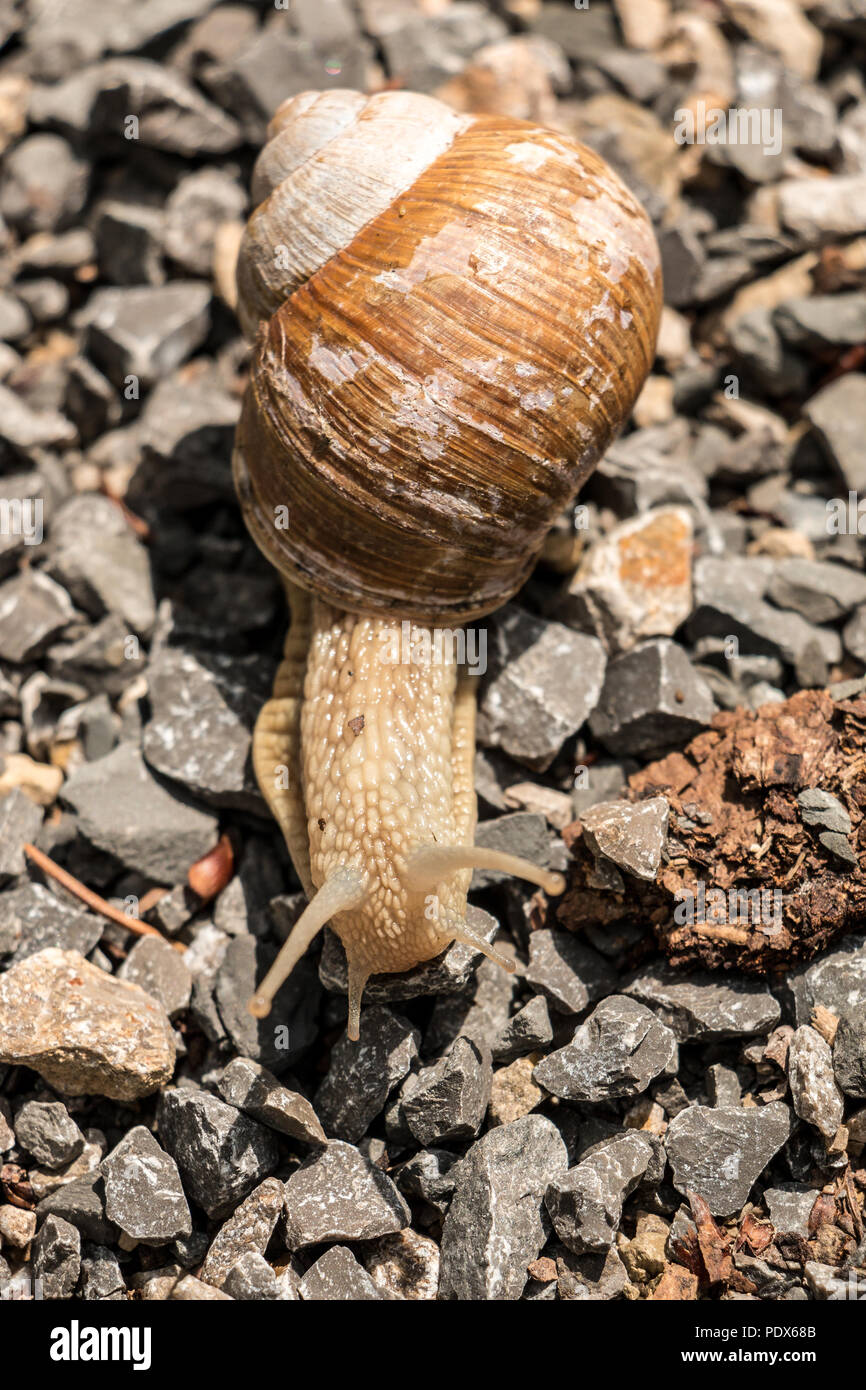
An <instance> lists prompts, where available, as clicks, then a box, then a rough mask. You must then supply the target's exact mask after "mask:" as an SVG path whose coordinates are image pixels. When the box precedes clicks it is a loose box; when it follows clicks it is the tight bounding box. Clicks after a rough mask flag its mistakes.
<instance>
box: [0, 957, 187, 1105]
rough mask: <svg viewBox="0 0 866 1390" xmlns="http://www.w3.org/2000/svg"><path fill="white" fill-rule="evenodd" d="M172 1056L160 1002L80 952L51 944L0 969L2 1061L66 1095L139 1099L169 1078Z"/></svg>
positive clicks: (171, 1039)
mask: <svg viewBox="0 0 866 1390" xmlns="http://www.w3.org/2000/svg"><path fill="white" fill-rule="evenodd" d="M174 1059H175V1042H174V1033H173V1031H172V1027H171V1024H170V1023H169V1020H168V1017H167V1015H166V1013H165V1010H164V1009H163V1007H162V1005H161V1004H158V1003H157V1002H156V1000H155V999H152V998H151V997H150V995H149V994H145V992H144V990H143V989H140V988H139V986H138V985H134V984H130V983H128V982H127V981H126V980H118V979H116V978H115V977H114V976H113V975H109V974H107V973H106V972H105V971H104V970H99V969H97V967H96V966H95V965H91V964H90V963H89V962H88V961H86V960H85V959H84V957H83V956H82V955H79V953H78V952H77V951H61V950H58V949H57V948H56V947H49V948H48V949H47V950H45V951H38V952H37V953H36V954H35V955H33V956H29V957H28V958H27V959H26V960H23V961H20V962H19V964H18V965H14V966H13V967H12V969H11V970H7V971H6V973H5V974H4V975H0V1062H5V1063H6V1064H7V1065H10V1066H25V1067H32V1069H33V1070H34V1071H36V1072H38V1073H39V1075H40V1076H41V1077H43V1078H44V1080H45V1081H47V1082H48V1084H49V1085H50V1086H54V1087H56V1089H57V1090H58V1091H63V1092H64V1093H65V1094H66V1095H97V1096H108V1098H109V1099H110V1100H136V1099H137V1098H138V1097H140V1096H146V1095H149V1094H150V1093H151V1092H152V1091H156V1090H158V1089H159V1087H160V1086H164V1085H166V1083H167V1082H169V1081H170V1080H171V1077H172V1075H173V1072H174Z"/></svg>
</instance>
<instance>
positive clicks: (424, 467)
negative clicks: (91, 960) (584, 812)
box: [234, 91, 661, 1039]
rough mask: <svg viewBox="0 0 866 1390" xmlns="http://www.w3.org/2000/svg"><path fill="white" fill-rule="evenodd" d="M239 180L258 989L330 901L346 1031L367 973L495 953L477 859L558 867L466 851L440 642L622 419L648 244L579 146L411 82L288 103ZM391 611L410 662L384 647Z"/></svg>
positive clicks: (518, 556) (533, 875) (452, 696)
mask: <svg viewBox="0 0 866 1390" xmlns="http://www.w3.org/2000/svg"><path fill="white" fill-rule="evenodd" d="M252 192H253V200H254V202H255V203H256V204H257V206H256V208H255V211H254V212H253V214H252V216H251V218H250V220H249V223H248V225H247V228H246V231H245V234H244V238H243V241H242V243H241V248H240V253H239V257H238V267H237V284H238V314H239V318H240V321H241V325H242V327H243V330H244V332H245V334H246V335H247V336H248V337H249V338H250V339H251V340H253V341H254V342H255V348H254V352H253V359H252V365H251V372H250V380H249V384H248V387H247V390H246V394H245V397H244V405H243V409H242V413H241V419H240V422H239V425H238V430H237V437H236V445H235V454H234V475H235V484H236V488H237V492H238V496H239V498H240V501H241V506H242V509H243V513H244V517H245V520H246V523H247V526H248V528H249V530H250V532H251V534H252V536H253V538H254V539H255V541H256V543H257V544H258V545H259V547H260V549H261V550H262V551H263V553H264V554H265V555H266V556H267V558H268V559H269V560H270V561H271V562H272V563H273V564H274V565H275V566H276V568H277V569H278V570H279V572H280V574H281V575H282V577H283V579H284V582H285V586H286V591H287V595H288V599H289V604H290V609H291V626H290V629H289V633H288V637H287V639H286V646H285V650H284V655H283V660H282V663H281V665H280V667H279V670H278V674H277V677H276V683H275V686H274V691H273V696H272V698H271V699H270V700H269V701H268V702H267V704H266V705H265V706H264V708H263V710H262V712H261V715H260V717H259V720H258V722H257V725H256V730H255V734H254V739H253V762H254V766H255V770H256V775H257V778H258V780H259V784H260V786H261V788H262V792H263V794H264V796H265V798H266V800H267V802H268V804H269V806H270V808H271V810H272V812H273V814H274V816H275V818H276V820H277V821H278V823H279V825H280V827H281V829H282V831H283V834H284V836H285V839H286V843H287V846H288V849H289V852H290V854H291V857H292V861H293V863H294V865H295V868H296V870H297V872H298V875H299V877H300V880H301V883H302V884H303V886H304V889H305V891H306V893H307V896H308V898H309V903H308V906H307V907H306V909H305V911H304V912H303V914H302V915H301V917H300V919H299V920H298V922H297V923H296V925H295V927H294V928H293V930H292V933H291V935H290V936H289V938H288V940H287V941H286V943H285V945H284V947H283V949H282V951H281V952H280V955H279V957H278V958H277V960H276V962H275V963H274V965H273V967H272V968H271V970H270V971H269V972H268V974H267V975H266V977H265V979H264V981H263V982H262V983H261V985H260V987H259V989H258V992H257V994H256V995H255V996H254V998H253V999H252V1000H251V1001H250V1010H251V1012H252V1013H253V1014H254V1015H256V1016H257V1017H264V1016H266V1014H267V1013H268V1011H269V1009H270V1006H271V1002H272V1000H273V997H274V995H275V993H276V991H277V989H278V988H279V987H280V985H281V984H282V982H283V981H284V980H285V978H286V976H287V975H288V974H289V972H290V971H291V969H292V968H293V966H294V965H295V963H296V962H297V960H298V959H299V958H300V957H301V955H302V954H303V953H304V951H305V950H306V949H307V947H308V945H309V944H310V942H311V941H312V939H313V937H314V936H315V934H316V933H317V932H318V931H319V930H320V929H321V927H322V926H323V925H324V924H325V923H326V922H329V921H331V922H332V925H333V927H334V930H335V931H336V932H337V934H338V935H339V937H340V939H341V940H342V942H343V946H344V947H345V950H346V957H347V961H348V979H349V1036H350V1037H351V1038H353V1039H356V1038H357V1037H358V1029H359V1015H360V1003H361V995H362V992H363V989H364V985H365V983H366V981H367V979H368V978H369V977H370V975H372V974H377V973H390V972H394V971H402V970H407V969H410V968H411V967H413V966H416V965H418V964H420V963H421V962H423V961H426V960H431V959H433V958H434V957H435V956H437V955H439V954H440V953H441V952H442V951H443V950H444V949H445V948H446V947H447V946H448V945H449V944H450V943H451V942H453V941H462V942H466V943H469V944H471V945H472V946H474V947H475V948H477V949H478V950H479V951H483V952H484V954H485V955H488V956H490V957H491V958H492V959H494V960H499V961H500V963H501V964H503V965H504V966H505V967H506V968H511V965H510V962H508V961H507V960H506V959H505V958H504V957H502V956H501V955H499V954H498V953H497V952H496V951H495V950H494V949H493V948H492V947H491V946H489V944H488V943H487V942H486V941H485V940H484V939H483V938H481V937H479V936H478V935H477V934H475V933H474V932H473V931H472V930H471V929H470V928H469V927H468V926H467V924H466V920H465V913H466V894H467V891H468V887H469V880H470V878H471V874H472V870H473V868H476V867H478V868H481V867H484V868H493V869H499V870H503V871H505V872H508V873H513V874H516V875H519V876H521V877H523V878H525V879H527V880H528V881H530V882H532V883H536V884H538V885H540V886H541V887H542V888H544V889H545V890H546V891H547V892H548V893H551V894H555V893H558V892H561V891H562V889H563V886H564V881H563V879H562V877H561V875H559V874H555V873H550V872H547V871H545V870H543V869H539V868H538V867H536V866H535V865H533V864H530V863H527V862H526V861H524V860H521V859H516V858H514V857H512V856H510V855H506V854H499V853H495V852H493V851H491V850H485V849H481V848H476V847H474V846H473V841H474V830H475V817H476V807H475V793H474V777H473V761H474V719H475V692H474V688H473V681H472V679H471V678H469V677H467V676H464V675H463V674H460V675H458V672H457V669H456V667H455V664H454V663H453V662H442V661H439V662H437V661H436V660H435V657H434V655H433V653H435V651H436V644H435V642H433V641H432V640H429V639H431V637H432V636H433V634H432V633H431V628H435V625H436V624H449V623H450V624H453V625H455V626H457V627H459V626H460V625H461V624H464V623H466V622H468V621H470V620H473V619H476V618H478V617H480V616H482V615H484V614H487V613H490V612H492V611H493V610H494V609H495V608H497V607H498V606H499V605H500V604H501V603H503V602H505V600H506V599H508V598H510V597H511V595H512V594H514V593H515V592H516V590H517V589H518V588H519V587H520V585H521V584H522V582H523V581H524V579H525V578H526V577H527V575H528V574H529V572H530V570H531V569H532V566H533V564H534V562H535V560H536V558H537V555H538V552H539V550H540V548H541V546H542V544H543V541H544V537H545V535H546V533H547V531H548V530H549V528H550V526H551V524H552V522H553V521H554V519H555V518H556V516H557V515H558V514H559V513H560V512H561V510H562V508H563V507H564V506H565V505H566V504H567V503H568V502H569V501H570V500H571V499H572V498H573V497H574V495H575V493H576V491H577V489H578V487H579V486H580V484H581V483H582V482H583V480H584V479H585V478H586V477H587V475H588V474H589V472H590V471H591V470H592V468H593V467H594V465H595V463H596V462H597V460H598V459H599V457H600V456H601V454H602V453H603V452H604V450H605V448H606V447H607V445H608V444H609V443H610V442H611V440H612V439H613V438H614V436H615V435H616V434H617V432H618V431H619V430H620V429H621V428H622V425H623V424H624V422H625V421H626V419H627V418H628V415H629V413H630V411H631V407H632V405H633V403H634V400H635V398H636V396H637V394H638V392H639V390H640V388H641V386H642V384H643V381H644V379H645V377H646V374H647V372H648V370H649V367H650V365H651V362H652V358H653V351H654V346H655V337H656V331H657V328H658V320H659V315H660V311H661V281H660V273H659V260H658V251H657V247H656V243H655V239H654V236H653V232H652V228H651V226H650V223H649V221H648V220H647V217H646V215H645V213H644V212H643V210H642V209H641V207H640V206H639V204H638V203H637V202H636V201H635V199H634V198H633V197H632V195H631V194H630V193H629V192H628V190H627V189H626V188H625V186H624V185H623V184H622V183H621V182H620V180H619V179H618V178H617V177H616V175H615V174H614V173H613V172H612V171H611V170H610V169H609V168H608V167H607V166H606V165H605V164H604V162H603V161H602V160H601V159H600V158H599V157H598V156H597V155H595V154H594V153H592V152H591V151H589V150H586V149H583V148H582V147H581V146H579V145H576V144H574V143H573V142H572V141H570V140H569V139H567V138H566V137H565V136H563V135H561V134H558V133H556V132H555V131H551V130H546V129H543V128H541V127H539V126H535V125H532V124H530V123H528V122H522V121H516V120H510V119H505V118H498V117H471V116H464V115H460V114H457V113H455V112H453V111H451V110H450V109H449V108H448V107H446V106H445V105H443V104H442V103H441V102H438V101H436V100H434V99H433V98H431V97H426V96H419V95H415V94H412V93H407V92H384V93H380V94H377V95H376V96H372V97H369V98H368V97H365V96H363V95H361V94H360V93H357V92H350V91H331V92H324V93H316V92H305V93H303V94H302V95H300V96H296V97H293V98H291V99H290V100H289V101H286V102H284V103H283V105H282V106H281V107H280V108H279V110H278V111H277V113H276V115H275V116H274V118H273V120H272V122H271V125H270V127H269V139H268V143H267V144H266V146H265V148H264V150H263V151H262V153H261V155H260V156H259V159H258V161H257V163H256V167H255V170H254V174H253V186H252ZM404 623H409V624H410V625H411V627H410V641H411V645H412V647H413V649H415V650H418V651H420V652H422V653H424V652H426V653H427V655H426V657H425V656H423V655H422V657H421V659H419V660H413V661H411V662H408V663H407V662H404V661H399V660H396V661H395V660H393V659H389V655H388V654H389V653H392V652H393V650H394V647H395V642H394V639H395V636H396V635H397V634H401V633H402V628H401V625H402V624H404ZM398 640H399V639H398ZM440 647H441V644H440ZM281 768H287V769H289V784H288V786H286V785H283V784H282V783H281V780H280V777H279V775H278V770H279V769H281Z"/></svg>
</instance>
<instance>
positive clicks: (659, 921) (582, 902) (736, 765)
mask: <svg viewBox="0 0 866 1390" xmlns="http://www.w3.org/2000/svg"><path fill="white" fill-rule="evenodd" d="M864 773H866V696H864V695H860V696H858V697H857V698H856V699H852V700H840V701H835V702H834V701H833V700H832V699H831V697H830V695H829V694H827V692H826V691H819V690H803V691H800V692H799V693H798V694H796V695H794V696H792V697H791V699H789V700H786V701H784V702H783V703H779V704H768V705H764V706H762V707H761V708H760V709H759V710H757V711H752V710H745V709H738V710H732V711H724V712H722V713H720V714H718V715H716V717H715V718H714V719H713V722H712V725H711V727H710V728H709V729H708V730H706V731H705V732H704V733H701V734H699V735H698V736H697V738H695V739H693V740H692V742H691V743H690V744H689V745H688V747H687V748H686V749H685V750H684V751H683V752H682V753H679V752H678V753H673V754H670V755H669V756H668V757H667V758H663V759H661V760H660V761H658V762H655V763H652V764H650V766H649V767H647V768H644V769H642V770H641V771H640V772H637V773H635V774H634V775H633V776H632V778H631V779H630V783H629V787H630V795H631V796H632V798H633V799H642V798H644V797H651V796H659V795H661V796H664V797H665V798H666V799H667V801H668V804H669V807H670V817H669V830H668V839H667V843H666V846H665V853H664V856H663V859H662V864H661V866H660V868H659V871H658V874H657V875H656V879H655V882H654V883H644V882H641V881H640V880H637V879H629V881H628V883H627V884H624V885H623V888H622V891H617V889H616V888H609V887H607V886H606V885H605V886H601V887H600V886H598V874H597V872H596V870H595V864H594V860H593V858H592V855H591V854H590V852H589V849H588V847H587V846H586V844H585V841H584V838H583V836H582V833H581V827H580V824H579V823H575V825H573V826H569V827H566V830H565V831H564V838H565V840H566V843H567V844H568V845H569V846H570V848H571V850H572V855H573V869H572V874H571V878H570V881H569V891H568V892H567V893H566V895H565V896H564V898H563V899H562V902H561V905H560V906H559V909H558V916H559V919H560V921H561V923H562V924H563V925H564V926H565V927H567V928H568V929H570V930H572V931H581V930H583V929H584V927H590V928H591V929H593V930H596V931H597V930H598V929H599V928H602V929H604V930H605V931H607V932H610V933H613V934H616V933H620V934H621V936H622V939H623V942H624V955H623V957H621V959H620V962H619V963H620V964H621V965H622V964H628V963H634V962H635V961H636V960H637V959H640V957H641V955H642V954H645V953H646V951H647V949H648V945H650V944H651V938H650V941H649V942H648V941H647V939H646V937H644V938H643V939H642V940H641V941H640V942H639V943H638V944H635V941H634V938H635V936H636V935H637V933H638V930H639V929H640V928H645V927H646V924H647V923H649V925H650V926H651V927H652V930H653V932H654V934H655V937H656V940H657V943H658V945H660V946H661V949H662V950H663V951H664V952H665V954H666V955H667V956H668V957H669V959H670V960H671V962H672V964H674V965H677V966H684V967H695V968H703V969H737V970H743V971H747V972H749V973H752V974H773V973H775V972H777V971H783V970H786V969H788V968H789V967H790V966H791V965H792V964H794V963H795V962H797V961H804V960H809V959H811V958H812V957H813V956H815V955H817V954H818V953H819V952H821V951H823V950H825V949H826V948H827V947H828V946H829V945H830V944H831V943H832V942H833V941H834V940H836V939H837V938H838V937H840V936H843V935H844V934H845V933H846V932H849V931H854V930H857V929H860V930H862V927H863V923H864V921H866V853H864V850H866V828H864V816H866V776H864ZM807 789H819V790H821V791H824V792H829V793H830V794H831V795H832V796H833V797H835V798H836V799H837V800H838V801H839V802H840V803H841V806H842V807H843V808H844V810H845V811H846V812H847V815H848V818H849V819H850V823H851V830H850V833H849V834H847V835H841V834H838V833H837V834H836V835H830V834H828V832H827V831H825V830H824V829H823V827H822V826H821V825H818V824H807V823H805V822H804V819H803V816H802V815H801V808H800V805H799V804H798V800H797V798H798V795H799V794H800V793H801V792H803V791H806V790H807ZM822 835H823V836H824V838H825V839H829V840H830V841H831V843H832V842H834V841H835V842H838V843H837V849H838V848H839V847H840V846H841V847H845V846H847V851H848V852H849V853H850V855H851V857H852V858H853V860H854V861H855V862H853V863H849V862H847V861H846V860H844V859H841V858H840V857H839V855H838V853H835V852H834V851H833V849H832V848H828V846H827V845H826V844H825V843H823V841H822V838H821V836H822ZM701 884H703V886H704V894H705V896H706V895H708V894H709V893H710V890H712V889H718V890H721V892H722V894H724V895H726V896H727V895H730V894H731V892H732V891H734V892H737V891H739V892H740V893H743V892H754V891H758V892H761V891H764V892H766V893H767V894H769V895H773V896H771V897H767V898H765V899H764V904H765V905H769V906H770V908H771V912H770V916H769V920H768V918H767V914H766V912H761V913H760V914H758V913H755V912H752V913H751V915H750V916H748V917H747V918H746V920H740V921H737V920H734V921H731V920H730V917H729V918H728V919H727V920H725V921H721V922H718V921H716V922H714V921H713V920H712V919H711V917H709V915H708V914H705V915H704V918H703V920H700V914H699V913H696V914H694V915H695V916H696V917H697V919H698V920H694V921H690V920H685V921H677V920H675V915H674V913H675V910H676V909H677V907H678V905H679V904H682V903H683V902H684V901H688V898H689V895H694V898H695V899H697V895H698V893H699V890H700V886H701ZM776 895H777V896H776ZM679 915H680V916H683V915H684V914H683V913H682V912H680V913H679ZM756 917H757V920H755V918H756ZM627 929H630V931H631V938H632V939H631V940H629V932H628V930H627ZM629 953H630V954H629Z"/></svg>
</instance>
